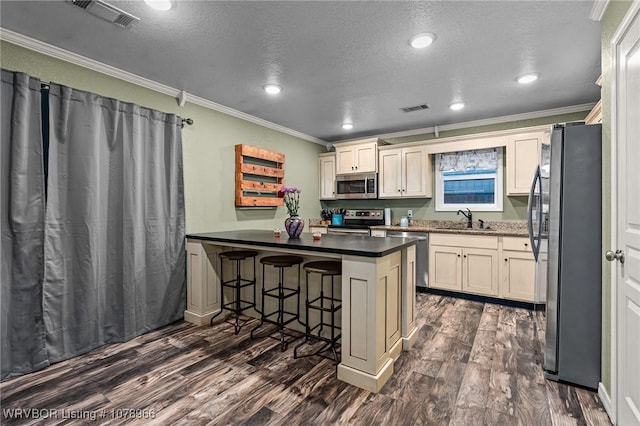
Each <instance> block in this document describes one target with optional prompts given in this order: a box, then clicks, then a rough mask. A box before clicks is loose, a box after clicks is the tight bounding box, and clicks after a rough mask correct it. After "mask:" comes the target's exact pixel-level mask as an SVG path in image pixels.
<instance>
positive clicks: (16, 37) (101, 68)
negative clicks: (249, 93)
mask: <svg viewBox="0 0 640 426" xmlns="http://www.w3.org/2000/svg"><path fill="white" fill-rule="evenodd" d="M0 40H3V41H7V42H9V43H12V44H15V45H17V46H20V47H24V48H26V49H29V50H33V51H34V52H38V53H41V54H43V55H47V56H51V57H53V58H56V59H60V60H62V61H65V62H69V63H71V64H74V65H78V66H81V67H83V68H87V69H90V70H92V71H96V72H99V73H101V74H105V75H108V76H110V77H114V78H117V79H120V80H123V81H126V82H128V83H132V84H135V85H137V86H140V87H144V88H146V89H150V90H153V91H155V92H159V93H162V94H165V95H169V96H172V97H174V98H176V99H177V100H179V99H180V98H181V96H182V97H184V98H185V99H186V100H187V101H188V102H190V103H192V104H194V105H198V106H201V107H204V108H208V109H211V110H214V111H218V112H221V113H224V114H227V115H230V116H232V117H236V118H240V119H242V120H245V121H248V122H250V123H254V124H258V125H260V126H263V127H266V128H268V129H272V130H276V131H278V132H281V133H285V134H288V135H291V136H295V137H297V138H300V139H304V140H306V141H309V142H313V143H317V144H320V145H322V146H326V143H327V142H326V141H323V140H322V139H318V138H315V137H313V136H310V135H307V134H304V133H301V132H298V131H296V130H293V129H289V128H288V127H284V126H281V125H279V124H276V123H272V122H271V121H267V120H263V119H262V118H258V117H255V116H253V115H250V114H247V113H244V112H242V111H238V110H236V109H233V108H229V107H227V106H224V105H221V104H218V103H216V102H212V101H210V100H208V99H205V98H201V97H199V96H195V95H192V94H190V93H186V92H184V91H183V90H181V89H176V88H174V87H170V86H167V85H164V84H161V83H158V82H156V81H153V80H150V79H148V78H145V77H142V76H139V75H137V74H133V73H130V72H128V71H124V70H121V69H119V68H116V67H113V66H111V65H107V64H105V63H102V62H99V61H96V60H94V59H91V58H87V57H86V56H82V55H78V54H77V53H73V52H71V51H68V50H65V49H62V48H60V47H57V46H53V45H51V44H48V43H45V42H42V41H40V40H36V39H34V38H31V37H27V36H25V35H23V34H20V33H17V32H15V31H11V30H8V29H6V28H2V27H0ZM183 92H184V94H183ZM187 95H188V96H187Z"/></svg>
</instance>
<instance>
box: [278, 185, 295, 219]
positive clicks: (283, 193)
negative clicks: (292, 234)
mask: <svg viewBox="0 0 640 426" xmlns="http://www.w3.org/2000/svg"><path fill="white" fill-rule="evenodd" d="M278 198H284V204H285V205H286V207H287V211H288V212H289V216H297V215H298V208H299V207H300V189H299V188H295V187H288V186H283V187H282V188H280V189H279V190H278Z"/></svg>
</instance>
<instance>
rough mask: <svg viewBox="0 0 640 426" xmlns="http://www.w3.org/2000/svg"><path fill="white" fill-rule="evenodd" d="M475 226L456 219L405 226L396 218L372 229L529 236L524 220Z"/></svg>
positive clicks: (425, 221) (492, 222) (475, 223)
mask: <svg viewBox="0 0 640 426" xmlns="http://www.w3.org/2000/svg"><path fill="white" fill-rule="evenodd" d="M473 226H474V227H473V228H472V229H469V228H467V222H466V220H465V221H455V220H419V219H416V220H411V221H410V222H409V226H408V227H406V228H403V227H401V226H400V221H399V220H394V221H392V223H391V226H372V227H371V229H381V230H385V231H404V232H432V233H442V234H468V235H496V236H509V237H528V236H529V232H528V231H527V222H526V221H524V220H504V221H485V222H484V229H480V228H479V224H478V222H477V221H474V222H473Z"/></svg>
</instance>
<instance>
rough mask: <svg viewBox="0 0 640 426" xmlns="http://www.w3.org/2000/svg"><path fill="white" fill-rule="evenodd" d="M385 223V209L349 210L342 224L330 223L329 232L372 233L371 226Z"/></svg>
mask: <svg viewBox="0 0 640 426" xmlns="http://www.w3.org/2000/svg"><path fill="white" fill-rule="evenodd" d="M378 225H384V210H383V209H374V210H347V212H346V213H345V215H344V220H343V224H342V225H329V228H328V229H327V233H329V234H351V235H353V234H359V235H370V232H369V227H370V226H378Z"/></svg>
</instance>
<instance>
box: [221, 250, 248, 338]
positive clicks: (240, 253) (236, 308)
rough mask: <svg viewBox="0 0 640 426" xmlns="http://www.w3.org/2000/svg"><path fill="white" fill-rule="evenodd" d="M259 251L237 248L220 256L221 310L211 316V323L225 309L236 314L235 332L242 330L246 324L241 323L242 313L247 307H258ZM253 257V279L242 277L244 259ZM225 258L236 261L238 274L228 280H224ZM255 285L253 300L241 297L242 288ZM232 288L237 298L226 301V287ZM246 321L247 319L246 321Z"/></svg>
mask: <svg viewBox="0 0 640 426" xmlns="http://www.w3.org/2000/svg"><path fill="white" fill-rule="evenodd" d="M257 255H258V252H257V251H254V250H237V251H224V252H222V253H220V254H219V255H218V256H219V257H220V303H221V304H222V306H221V307H220V311H219V312H218V313H216V314H215V315H214V316H213V317H211V325H213V320H214V318H216V317H217V316H218V315H220V314H221V313H222V311H223V310H225V309H226V310H228V311H231V312H233V313H234V314H235V316H236V320H235V323H234V324H233V327H234V331H235V334H238V333H239V332H240V329H241V328H242V326H243V325H244V323H243V324H242V325H240V315H241V314H242V313H243V312H244V311H246V310H247V309H251V308H254V309H255V308H256V256H257ZM249 258H253V279H251V280H250V279H247V278H244V277H242V274H241V272H240V271H241V269H240V263H241V262H242V261H243V260H246V259H249ZM224 259H228V260H230V261H232V262H235V263H236V265H235V266H236V276H235V277H234V278H231V279H229V280H227V281H225V280H224V273H223V264H224ZM249 286H253V301H248V300H243V299H242V297H241V294H240V292H241V290H242V289H243V288H245V287H249ZM225 287H226V288H232V289H233V290H234V294H235V300H232V301H230V302H227V303H224V289H225ZM245 322H246V321H245Z"/></svg>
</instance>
